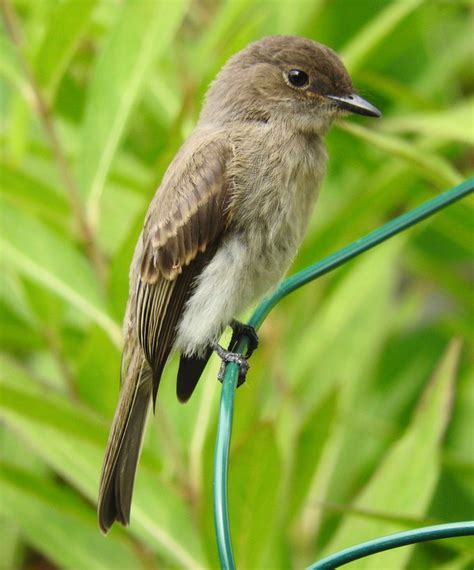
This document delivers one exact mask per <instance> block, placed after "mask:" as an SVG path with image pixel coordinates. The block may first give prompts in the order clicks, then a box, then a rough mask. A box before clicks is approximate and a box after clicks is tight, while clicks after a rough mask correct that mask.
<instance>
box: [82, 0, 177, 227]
mask: <svg viewBox="0 0 474 570" xmlns="http://www.w3.org/2000/svg"><path fill="white" fill-rule="evenodd" d="M186 4H187V2H186V0H179V1H176V2H134V1H131V0H128V1H127V2H125V3H124V4H123V5H122V7H121V8H120V12H119V14H118V18H117V21H116V23H115V25H114V27H113V28H112V30H111V32H110V35H109V37H108V38H107V41H106V44H105V47H104V49H103V51H102V52H101V54H100V56H99V58H98V59H97V62H96V65H95V68H94V71H93V74H92V79H91V85H90V90H89V94H88V100H87V106H86V111H85V120H84V126H83V130H82V144H81V148H80V154H79V158H78V179H79V185H80V188H81V191H82V194H83V197H84V200H85V202H86V208H87V215H88V218H89V219H90V220H91V222H92V224H93V225H96V224H97V221H98V216H99V202H100V198H101V194H102V192H103V189H104V184H105V182H106V179H107V175H108V172H109V169H110V165H111V163H112V160H113V158H114V154H115V151H116V149H117V147H118V145H119V142H120V139H121V137H122V135H123V133H124V131H125V128H126V125H127V122H128V119H129V117H130V113H131V111H132V109H133V106H134V104H135V103H136V101H137V100H138V99H139V98H140V96H141V94H142V86H143V84H144V81H145V79H146V78H147V75H148V74H149V73H150V72H151V69H152V64H153V63H154V60H155V59H156V57H157V56H159V55H161V54H162V53H163V52H164V51H165V50H166V49H167V48H168V46H169V44H170V42H171V40H172V38H173V36H174V33H175V31H176V29H177V26H178V25H179V23H180V21H181V19H182V17H183V14H184V8H185V6H186Z"/></svg>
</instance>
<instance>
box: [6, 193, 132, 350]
mask: <svg viewBox="0 0 474 570" xmlns="http://www.w3.org/2000/svg"><path fill="white" fill-rule="evenodd" d="M0 203H1V208H0V225H1V227H2V235H1V236H0V243H1V244H2V252H3V255H4V256H5V257H6V258H7V259H8V261H9V262H10V263H11V264H12V265H13V266H15V267H16V268H17V269H18V270H19V271H20V272H21V273H23V274H24V275H27V276H28V277H30V278H31V279H33V280H34V281H36V282H38V283H41V285H43V286H44V287H46V288H47V289H49V290H51V291H53V292H54V293H56V294H57V295H59V296H60V297H62V298H63V299H65V300H66V301H68V302H69V303H71V304H72V305H74V306H75V307H76V308H78V309H79V310H80V311H81V312H83V313H84V314H86V315H87V316H88V317H89V318H91V319H92V320H93V321H94V322H96V323H97V324H98V325H100V326H101V327H102V328H103V329H104V330H105V331H106V332H107V334H108V335H109V336H110V338H111V339H112V340H113V341H114V342H115V343H116V344H117V345H119V344H120V339H121V333H120V329H119V327H118V325H117V324H116V323H115V322H114V321H112V319H111V318H110V317H109V316H108V315H107V313H106V311H105V307H104V301H103V299H102V296H101V294H100V292H99V288H98V285H97V282H96V280H95V277H94V273H93V271H92V268H91V267H90V265H89V264H88V263H87V262H86V260H85V259H84V258H83V257H82V256H81V255H80V254H79V253H78V252H77V251H76V250H75V249H74V247H73V246H72V245H71V244H70V243H68V242H66V241H65V240H64V239H61V238H59V236H57V235H55V234H54V233H53V232H52V231H51V230H50V229H49V228H47V227H46V226H45V225H43V224H41V223H40V222H38V221H37V220H34V219H33V218H30V217H29V216H27V215H25V214H24V213H23V212H22V211H20V210H19V209H16V208H14V207H13V206H11V205H9V204H7V203H6V202H3V200H2V201H1V202H0Z"/></svg>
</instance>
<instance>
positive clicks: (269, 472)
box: [229, 425, 280, 568]
mask: <svg viewBox="0 0 474 570" xmlns="http://www.w3.org/2000/svg"><path fill="white" fill-rule="evenodd" d="M231 465H232V469H231V473H230V478H229V510H230V523H231V528H232V529H233V533H234V548H235V558H236V563H237V565H238V567H240V568H263V567H265V564H264V563H263V560H264V557H265V556H266V555H268V553H267V552H266V549H267V547H268V545H269V540H270V539H271V535H272V531H273V530H274V527H273V525H272V524H271V522H270V521H273V520H274V519H275V513H276V510H277V496H278V486H279V473H280V460H279V457H278V451H277V447H276V442H275V436H274V434H273V430H272V428H271V427H270V426H268V425H266V426H260V427H259V428H258V429H257V430H256V431H254V432H253V433H252V434H251V435H250V434H249V437H248V438H247V439H246V440H245V441H244V442H243V443H241V444H240V445H239V446H238V447H236V448H235V449H234V450H233V452H232V453H231Z"/></svg>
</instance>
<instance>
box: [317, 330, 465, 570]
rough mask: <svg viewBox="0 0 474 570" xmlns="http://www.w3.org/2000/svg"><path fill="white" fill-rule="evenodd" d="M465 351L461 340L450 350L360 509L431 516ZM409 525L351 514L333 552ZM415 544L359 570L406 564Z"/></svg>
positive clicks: (374, 559) (359, 501)
mask: <svg viewBox="0 0 474 570" xmlns="http://www.w3.org/2000/svg"><path fill="white" fill-rule="evenodd" d="M459 355H460V343H459V342H457V341H453V342H452V343H451V344H450V345H449V347H448V348H447V349H446V352H445V354H444V355H443V357H442V359H441V361H440V364H439V366H438V367H437V369H436V371H435V373H434V375H433V378H432V379H431V381H430V383H429V385H428V387H427V389H426V391H425V393H424V395H423V398H422V399H421V401H420V404H419V406H418V409H417V410H416V413H415V415H414V417H413V420H412V422H411V424H410V425H409V426H408V429H407V430H406V432H405V433H404V435H403V436H402V437H401V438H400V439H399V440H398V441H397V442H396V443H395V444H394V445H393V447H392V448H391V449H390V450H389V452H388V453H387V455H386V456H385V459H384V460H383V462H382V463H381V465H380V467H379V468H378V470H377V472H376V473H375V475H374V476H373V477H372V479H371V480H370V481H369V482H368V484H367V486H366V488H365V489H364V490H363V491H362V492H361V494H360V495H359V497H358V498H357V499H356V501H355V503H354V507H355V508H356V509H358V510H359V511H364V510H365V511H374V512H385V513H394V514H395V515H396V516H399V517H414V518H417V517H418V518H419V517H421V516H423V515H424V514H425V510H426V508H427V506H428V505H429V502H430V499H431V497H432V494H433V491H434V488H435V485H436V482H437V479H438V475H439V472H440V450H441V442H442V437H443V435H444V432H445V430H446V426H447V423H448V420H449V417H450V413H451V403H452V396H453V386H454V381H455V375H456V369H457V364H458V361H459ZM399 530H404V528H403V525H402V524H399V523H396V522H388V521H387V520H383V519H377V518H375V517H374V518H369V517H367V518H364V517H363V516H362V515H361V516H360V517H357V516H355V515H354V514H351V513H347V515H346V517H345V519H344V522H343V523H342V525H341V527H340V528H339V529H338V531H337V532H336V535H335V536H334V538H333V540H332V541H331V543H330V545H329V546H328V547H327V553H330V552H336V551H338V550H340V549H342V548H346V547H348V546H350V545H352V544H357V543H359V542H362V541H364V540H369V539H372V538H376V537H378V536H383V535H386V534H390V533H393V532H397V531H399ZM411 550H412V549H411V548H405V549H397V550H393V551H391V552H388V553H385V554H381V555H377V556H373V557H369V558H365V559H363V560H361V561H359V562H356V563H354V568H358V569H364V570H366V569H367V570H369V569H373V570H376V569H378V568H403V567H404V565H405V563H406V561H407V560H408V558H409V556H410V553H411Z"/></svg>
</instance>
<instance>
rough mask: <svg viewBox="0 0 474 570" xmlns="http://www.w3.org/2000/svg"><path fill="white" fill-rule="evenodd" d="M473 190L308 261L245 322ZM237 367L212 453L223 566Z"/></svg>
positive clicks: (231, 367) (456, 192) (255, 322)
mask: <svg viewBox="0 0 474 570" xmlns="http://www.w3.org/2000/svg"><path fill="white" fill-rule="evenodd" d="M473 190H474V177H473V178H469V179H468V180H465V181H464V182H463V183H462V184H459V185H458V186H455V187H454V188H451V189H450V190H447V191H446V192H443V193H442V194H440V195H439V196H436V197H435V198H432V199H431V200H428V201H427V202H424V203H423V204H421V205H420V206H418V207H416V208H414V209H413V210H410V211H409V212H407V213H405V214H402V215H401V216H398V217H397V218H395V219H394V220H391V221H390V222H388V223H386V224H384V225H383V226H381V227H380V228H378V229H376V230H374V231H373V232H370V233H369V234H367V235H365V236H364V237H362V238H360V239H358V240H356V241H354V242H352V243H351V244H349V245H348V246H346V247H343V248H342V249H340V250H339V251H337V252H336V253H333V254H331V255H329V256H328V257H325V258H324V259H322V260H321V261H318V262H317V263H315V264H313V265H310V266H309V267H307V268H306V269H303V270H302V271H300V272H298V273H296V274H295V275H292V276H291V277H289V278H288V279H286V280H285V281H284V282H283V283H282V284H281V285H280V286H279V287H278V288H277V289H276V291H275V292H274V293H273V295H271V296H270V297H267V298H265V299H264V300H263V301H262V303H260V305H259V306H258V307H257V308H256V310H255V311H254V313H253V314H252V316H251V317H250V319H249V321H248V324H249V325H252V326H253V327H255V328H256V329H258V328H259V327H260V326H261V324H262V323H263V321H264V320H265V318H266V317H267V315H268V313H269V312H270V311H271V310H272V309H273V307H274V306H275V305H277V304H278V303H279V302H280V301H281V300H282V299H283V298H284V297H286V296H287V295H289V294H290V293H291V292H293V291H295V290H296V289H299V288H300V287H302V286H303V285H305V284H306V283H308V282H309V281H313V280H314V279H317V278H318V277H321V276H322V275H325V274H326V273H329V272H330V271H332V270H333V269H336V268H337V267H339V266H340V265H342V264H344V263H346V262H347V261H349V260H350V259H353V258H354V257H357V256H358V255H360V254H362V253H364V252H365V251H367V250H369V249H371V248H373V247H375V246H376V245H378V244H379V243H382V242H383V241H386V240H387V239H389V238H391V237H392V236H394V235H396V234H399V233H400V232H402V231H404V230H406V229H407V228H409V227H411V226H413V225H415V224H417V223H419V222H421V221H422V220H424V219H426V218H428V217H429V216H432V215H433V214H435V213H436V212H438V211H439V210H441V209H443V208H446V207H447V206H449V205H450V204H452V203H454V202H456V201H458V200H460V199H461V198H464V197H466V196H467V195H468V194H470V193H471V192H472V191H473ZM247 346H248V339H247V338H246V337H245V336H244V337H242V339H241V341H240V342H239V345H238V347H237V352H238V353H240V354H244V353H245V351H246V349H247ZM237 376H238V367H237V365H236V364H235V363H230V364H228V365H227V367H226V370H225V374H224V380H223V386H222V394H221V402H220V410H219V424H218V427H217V439H216V448H215V456H214V523H215V529H216V538H217V549H218V552H219V558H220V561H221V567H222V568H224V569H225V570H228V569H229V570H233V569H234V568H235V561H234V555H233V551H232V541H231V534H230V525H229V511H228V500H227V475H228V468H229V449H230V438H231V434H232V418H233V414H234V398H235V389H236V387H237Z"/></svg>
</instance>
